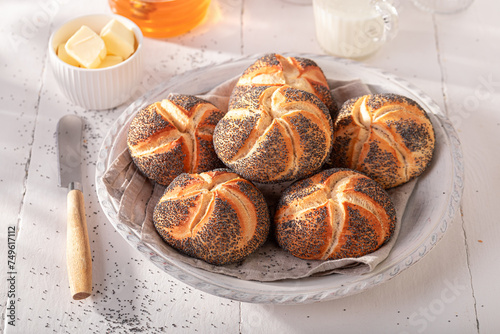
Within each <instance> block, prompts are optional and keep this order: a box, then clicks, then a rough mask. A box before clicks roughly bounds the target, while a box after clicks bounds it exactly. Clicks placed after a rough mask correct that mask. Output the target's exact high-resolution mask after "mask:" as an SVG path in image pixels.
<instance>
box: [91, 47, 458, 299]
mask: <svg viewBox="0 0 500 334" xmlns="http://www.w3.org/2000/svg"><path fill="white" fill-rule="evenodd" d="M259 56H260V55H256V56H252V57H247V58H242V59H237V60H233V61H230V62H226V63H223V64H220V65H217V66H210V67H205V68H201V69H198V70H195V71H191V72H187V73H185V74H183V75H180V76H178V77H175V78H174V79H172V80H169V81H167V82H165V83H163V84H161V85H160V86H159V87H157V88H156V89H154V90H152V91H150V92H148V93H147V94H145V95H144V96H143V97H141V98H140V99H138V100H137V101H135V102H134V103H133V104H132V105H130V106H129V107H128V108H127V109H126V110H125V111H124V112H123V114H122V115H121V116H120V117H119V118H118V119H117V120H116V122H115V123H114V124H113V126H112V127H111V129H110V130H109V132H108V134H107V136H106V138H105V139H104V142H103V144H102V147H101V151H100V152H99V156H98V161H97V173H96V184H97V195H98V197H99V201H100V203H101V206H102V209H103V211H104V213H105V214H106V216H107V217H108V219H109V221H110V222H111V223H112V224H113V226H114V227H115V228H116V229H117V231H118V232H120V234H121V235H122V236H123V237H124V238H125V239H126V240H127V241H128V242H129V243H130V244H131V245H132V246H133V247H134V248H137V249H138V250H139V251H140V252H141V253H143V254H144V255H145V256H146V257H147V258H148V259H149V260H150V261H152V262H153V263H154V264H155V265H157V266H158V267H159V268H161V269H162V270H164V271H165V272H166V273H168V274H170V275H172V276H173V277H175V278H177V279H179V280H180V281H182V282H184V283H186V284H188V285H190V286H192V287H194V288H196V289H199V290H202V291H205V292H208V293H210V294H213V295H217V296H221V297H225V298H229V299H232V300H238V301H244V302H253V303H276V304H297V303H307V302H314V301H322V300H331V299H336V298H342V297H345V296H348V295H352V294H355V293H359V292H362V291H364V290H367V289H369V288H371V287H373V286H376V285H378V284H381V283H383V282H385V281H387V280H389V279H391V278H392V277H394V276H396V275H398V274H399V273H401V272H402V271H403V270H405V269H406V268H408V267H410V266H412V265H413V264H415V263H416V262H417V261H419V260H420V259H422V258H423V257H424V256H425V255H426V254H427V253H428V252H429V251H430V250H431V249H432V248H433V247H434V246H435V245H436V243H437V242H438V241H439V240H440V239H441V238H442V236H443V235H444V233H445V232H446V230H447V228H448V226H449V224H450V222H451V221H452V219H453V217H454V215H455V212H456V211H457V209H458V207H459V204H460V198H461V195H462V189H463V182H462V181H463V159H462V152H461V149H460V143H459V140H458V137H457V134H456V132H455V130H454V129H453V126H452V125H451V123H450V122H449V120H448V119H447V118H446V116H445V115H444V114H443V113H442V111H441V110H440V109H439V107H438V106H437V104H436V103H434V102H433V101H432V99H431V98H430V97H428V96H427V95H426V94H424V93H423V92H422V91H421V90H419V89H417V88H416V87H414V86H413V85H411V84H410V83H408V82H407V81H405V80H402V79H400V78H398V77H396V76H394V75H392V74H390V73H386V72H382V71H380V70H378V69H374V68H371V67H367V66H365V65H363V64H360V63H357V62H353V61H349V60H344V59H337V58H332V57H330V56H319V55H308V54H301V55H295V56H301V57H306V58H310V59H313V60H315V61H316V62H317V64H318V65H319V66H320V67H321V68H322V69H323V72H324V73H325V75H326V77H327V78H334V79H338V80H352V79H357V78H358V79H361V80H362V81H363V82H364V83H366V84H368V85H369V86H370V88H371V89H372V91H374V92H377V93H383V92H390V93H395V94H401V95H405V96H408V97H410V98H412V99H414V100H415V101H417V102H418V103H420V105H421V106H422V107H423V108H424V109H425V110H426V111H427V112H428V114H429V116H430V118H431V121H432V123H433V125H434V129H435V132H436V144H437V145H436V151H435V155H434V158H433V161H432V165H431V167H430V168H429V169H428V170H427V171H426V172H425V173H424V175H422V176H421V177H420V178H419V180H418V183H417V186H416V188H415V191H414V192H413V194H412V196H411V198H410V200H409V202H408V204H407V208H406V211H405V214H404V216H403V220H402V227H401V231H400V234H399V236H398V239H397V242H396V244H395V245H394V248H393V249H392V251H391V253H390V254H389V256H388V258H387V259H385V260H384V261H383V262H382V263H380V264H379V265H378V266H377V267H376V268H375V270H374V271H372V272H370V273H367V274H364V275H360V276H352V275H338V274H337V275H330V276H324V277H310V278H306V279H299V280H281V281H276V282H256V281H245V280H241V279H238V278H234V277H229V276H226V275H222V274H216V273H211V272H207V271H205V270H202V269H198V268H193V267H191V266H189V265H187V264H184V263H182V262H178V261H174V260H172V259H168V258H164V257H163V256H162V255H160V254H158V253H157V252H156V251H155V250H154V249H153V248H151V247H149V246H148V245H147V244H145V243H144V242H142V241H141V240H140V238H139V235H138V234H137V233H136V232H134V231H133V230H132V229H130V228H129V227H128V226H127V225H125V224H123V223H122V222H121V221H120V220H119V218H118V215H117V206H116V203H113V200H111V198H110V196H109V194H108V193H107V191H106V188H105V186H104V184H103V181H102V176H103V174H104V172H105V170H106V169H107V167H108V166H109V164H110V163H111V162H112V161H113V160H114V159H115V158H116V156H117V155H118V154H119V153H120V152H121V151H122V150H123V149H124V148H125V147H126V131H127V128H128V124H129V122H130V121H131V119H132V118H133V116H134V114H135V113H136V112H137V111H138V110H139V109H140V108H142V107H144V106H146V105H148V104H150V103H153V102H156V101H158V100H160V99H162V98H165V97H166V96H167V95H168V93H170V92H173V91H175V92H178V93H184V94H193V95H194V94H201V93H204V92H207V91H209V90H210V89H211V88H213V87H215V86H217V85H218V84H220V83H222V82H224V81H226V80H227V79H230V78H232V77H234V76H236V75H239V74H241V73H242V72H243V71H244V70H245V69H246V68H247V67H248V66H249V65H250V64H251V63H253V62H254V61H255V60H256V59H257V58H258V57H259Z"/></svg>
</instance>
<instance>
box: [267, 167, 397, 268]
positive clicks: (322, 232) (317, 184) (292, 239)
mask: <svg viewBox="0 0 500 334" xmlns="http://www.w3.org/2000/svg"><path fill="white" fill-rule="evenodd" d="M395 225H396V210H395V209H394V206H393V204H392V202H391V199H390V197H389V195H388V194H387V193H386V192H385V190H384V189H383V188H382V187H381V186H380V185H379V184H378V183H377V182H375V181H373V180H372V179H370V178H368V177H367V176H364V175H363V174H361V173H358V172H355V171H353V170H349V169H340V168H333V169H328V170H324V171H322V172H320V173H318V174H316V175H314V176H312V177H310V178H307V179H303V180H300V181H297V182H296V183H294V184H292V185H291V186H290V187H289V188H287V189H286V190H285V191H284V193H283V194H282V197H281V199H280V201H279V203H278V206H277V211H276V214H275V217H274V227H275V233H276V239H277V241H278V244H279V245H280V246H281V247H282V248H283V249H285V250H287V251H289V252H290V253H291V254H293V255H294V256H296V257H299V258H302V259H307V260H336V259H342V258H349V257H360V256H363V255H366V254H368V253H371V252H373V251H375V250H377V249H378V248H379V247H380V246H381V245H383V244H384V243H386V242H387V241H388V240H389V239H390V238H391V236H392V234H393V232H394V229H395Z"/></svg>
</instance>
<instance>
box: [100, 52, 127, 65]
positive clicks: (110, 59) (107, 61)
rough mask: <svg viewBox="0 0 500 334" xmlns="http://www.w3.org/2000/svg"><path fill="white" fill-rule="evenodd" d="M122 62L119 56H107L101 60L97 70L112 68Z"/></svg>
mask: <svg viewBox="0 0 500 334" xmlns="http://www.w3.org/2000/svg"><path fill="white" fill-rule="evenodd" d="M122 61H123V58H122V57H120V56H113V55H107V56H106V58H104V59H103V60H102V62H101V64H99V66H98V67H97V68H104V67H110V66H114V65H116V64H119V63H121V62H122Z"/></svg>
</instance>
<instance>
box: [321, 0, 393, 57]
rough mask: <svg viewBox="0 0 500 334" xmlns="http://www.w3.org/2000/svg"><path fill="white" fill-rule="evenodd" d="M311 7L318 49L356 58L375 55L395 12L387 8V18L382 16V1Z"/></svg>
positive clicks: (327, 1)
mask: <svg viewBox="0 0 500 334" xmlns="http://www.w3.org/2000/svg"><path fill="white" fill-rule="evenodd" d="M374 3H377V5H375V4H374ZM313 5H314V17H315V22H316V35H317V38H318V42H319V44H320V46H321V47H322V48H323V49H324V50H325V51H326V52H328V53H330V54H333V55H336V56H340V57H347V58H360V57H364V56H366V55H369V54H371V53H373V52H375V51H376V50H377V49H378V48H379V47H380V46H381V45H382V44H383V43H384V42H385V40H386V39H387V31H388V30H391V27H390V26H388V25H387V24H388V23H389V24H390V23H394V21H392V22H391V19H393V18H392V17H391V15H392V14H393V13H395V10H394V11H393V12H392V10H393V9H394V8H392V7H390V12H391V15H388V14H386V13H387V12H384V10H385V6H386V5H389V4H387V3H386V2H384V1H370V0H314V1H313ZM389 6H390V5H389ZM396 15H397V14H396ZM384 18H385V20H386V22H384ZM396 19H397V17H396ZM393 28H394V25H393Z"/></svg>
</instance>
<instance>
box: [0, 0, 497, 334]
mask: <svg viewBox="0 0 500 334" xmlns="http://www.w3.org/2000/svg"><path fill="white" fill-rule="evenodd" d="M299 2H300V1H299ZM0 9H3V10H0V22H1V28H2V29H1V30H0V37H1V38H0V49H1V51H0V69H1V73H2V76H1V78H0V87H1V90H0V101H1V102H2V103H1V104H0V114H1V116H2V122H0V142H1V146H0V155H1V158H0V160H1V163H0V187H1V200H0V209H1V210H2V212H3V220H2V224H1V228H2V233H0V245H2V247H1V248H2V249H1V250H0V256H2V261H0V263H1V264H0V269H1V273H2V274H1V276H0V279H1V280H2V282H6V280H7V278H8V274H7V273H8V272H9V270H8V267H7V261H6V259H7V255H8V253H7V249H6V247H5V246H3V245H6V244H7V227H8V226H9V225H13V226H16V227H17V231H18V234H17V238H16V244H15V247H16V252H17V259H16V264H15V270H16V275H15V278H16V280H15V293H16V297H15V299H14V300H15V307H16V309H15V316H16V320H15V323H16V326H11V325H8V323H7V322H6V321H7V320H8V318H6V317H5V316H6V315H8V310H7V306H8V302H9V299H8V298H7V293H8V291H9V289H8V286H7V285H8V284H7V285H5V286H6V287H5V288H3V287H4V284H3V283H2V285H1V286H2V289H1V291H0V305H1V306H0V307H1V311H2V314H3V315H4V318H3V319H4V321H2V324H1V325H0V329H2V330H4V331H5V332H6V333H35V332H36V333H54V332H57V333H92V332H96V333H103V332H110V333H126V332H132V331H142V332H145V333H160V332H169V333H170V332H184V333H194V332H199V333H270V332H271V333H306V332H314V333H330V332H333V331H336V332H341V333H366V332H370V333H424V332H425V333H495V332H498V331H499V330H500V321H499V320H498V319H497V317H496V313H497V311H496V309H497V308H498V306H499V305H500V304H499V302H498V300H499V297H500V288H499V287H498V285H497V284H495V283H496V275H495V274H496V272H497V271H498V266H497V265H496V264H497V263H496V254H498V252H499V251H500V243H499V242H498V240H499V239H500V238H499V237H500V227H499V226H500V225H499V224H497V219H496V215H495V214H494V211H493V210H494V209H495V207H496V199H497V198H498V196H495V195H494V194H495V192H494V191H495V189H497V188H498V187H499V186H500V177H499V173H498V166H499V160H498V159H499V158H498V154H496V153H495V152H496V151H497V150H498V146H499V145H500V142H499V141H500V139H499V138H500V137H499V136H498V129H499V127H500V116H499V115H500V114H499V113H498V112H497V110H496V109H497V108H495V106H496V105H498V102H500V67H499V66H498V56H499V55H500V46H499V43H498V41H499V40H500V35H499V32H500V26H499V23H498V21H497V19H496V13H498V12H499V11H500V5H499V4H498V3H496V2H488V3H485V2H480V1H476V2H475V3H474V4H473V5H472V6H471V7H470V8H469V9H468V10H467V11H465V12H463V13H460V14H456V15H449V16H443V15H431V14H428V13H424V12H421V11H419V10H417V9H416V8H415V7H414V6H413V5H411V4H410V3H408V2H399V5H398V9H399V12H400V33H399V35H398V37H397V38H396V39H395V40H393V41H391V42H390V43H388V44H387V45H386V46H384V47H383V48H382V49H381V50H380V51H379V52H378V53H376V54H374V55H372V56H370V57H368V58H366V59H364V60H363V62H365V63H367V64H370V65H372V66H376V67H379V68H381V69H383V70H385V71H388V72H390V73H394V74H396V75H398V76H400V77H402V78H404V79H406V80H408V81H410V82H412V83H413V84H414V85H415V86H417V87H419V88H420V89H422V90H424V91H425V92H426V93H427V94H428V95H429V96H431V97H432V98H433V99H434V100H435V101H436V103H437V104H438V105H439V106H440V107H441V108H442V109H443V110H445V112H446V113H447V115H448V117H449V118H450V120H452V122H453V124H454V125H455V126H456V128H457V130H458V134H459V137H460V140H461V143H462V147H463V153H464V160H465V171H466V181H465V182H466V184H465V190H464V196H463V202H462V210H461V214H460V215H457V216H456V217H455V219H454V220H453V223H452V224H451V226H450V227H449V230H448V231H447V233H446V235H445V237H444V238H443V239H442V240H441V241H440V242H439V244H438V245H437V246H436V247H435V249H434V250H432V251H431V252H430V254H428V255H427V256H426V257H425V258H424V259H422V260H421V261H420V262H418V263H417V264H415V265H413V266H412V267H411V268H409V269H408V270H406V271H404V272H403V273H401V274H400V275H398V276H396V277H395V278H394V279H392V280H390V281H389V282H386V283H384V284H382V285H380V286H377V287H375V288H372V289H370V290H368V291H365V292H363V293H361V294H358V295H354V296H350V297H346V298H343V299H339V300H333V301H328V302H322V303H315V304H307V305H293V306H282V305H258V304H248V303H240V302H236V301H230V300H227V299H224V298H220V297H216V296H212V295H209V294H206V293H204V292H200V291H198V290H195V289H193V288H191V287H189V286H188V285H186V284H184V283H182V282H180V281H178V280H176V279H174V278H172V277H170V276H169V275H167V274H165V273H164V272H162V271H160V270H159V269H158V268H157V267H156V266H154V265H153V264H152V263H150V262H149V261H148V260H147V259H146V258H145V257H144V256H143V255H141V254H140V253H139V252H137V251H136V250H135V249H133V248H132V247H130V245H129V244H128V243H127V242H126V241H125V240H124V239H123V238H122V237H121V236H120V235H119V234H118V233H117V232H116V231H115V230H114V228H113V226H112V225H111V224H110V223H109V222H108V221H107V219H106V216H105V215H104V213H103V212H102V210H101V208H100V205H99V203H98V199H97V195H96V193H95V184H94V183H95V182H94V178H95V161H96V156H97V153H98V151H99V148H100V145H101V142H102V140H103V138H104V136H105V135H106V133H107V131H108V129H109V128H110V127H111V125H112V124H113V122H114V120H115V119H116V118H117V117H118V116H119V115H120V114H121V112H122V111H123V110H124V108H125V105H124V106H120V107H118V108H116V109H112V110H108V111H92V110H84V109H82V108H80V107H76V106H73V105H71V103H69V102H68V101H67V100H66V99H65V97H64V96H63V95H62V94H61V93H60V91H59V90H58V88H57V87H56V83H55V80H54V77H53V76H52V73H51V72H50V70H49V68H48V66H47V59H46V48H47V42H48V38H49V34H50V32H51V31H53V30H54V29H55V28H56V27H57V26H58V25H60V24H62V23H63V22H65V21H66V20H68V19H70V18H72V17H74V16H76V15H83V14H86V13H96V12H109V9H108V7H107V5H106V3H105V2H103V1H97V0H90V1H88V2H85V4H83V3H74V4H73V3H71V4H69V3H68V2H67V1H56V0H53V1H45V2H35V1H32V2H10V3H5V2H4V3H2V4H1V5H0ZM297 22H300V25H299V24H297ZM144 46H145V61H146V68H145V74H144V77H143V80H142V82H141V86H140V88H139V89H138V91H137V92H136V93H135V94H133V96H131V99H130V101H133V100H134V99H136V98H137V97H139V96H140V95H141V94H142V93H144V92H146V91H148V90H150V89H152V88H153V87H155V86H156V85H158V84H159V83H161V82H163V81H165V80H168V79H170V78H172V77H173V76H175V75H177V74H181V73H183V72H185V71H187V70H191V69H196V68H199V67H201V66H206V65H210V64H215V63H219V62H223V61H227V60H229V59H231V58H234V57H239V56H241V55H248V54H255V53H264V52H296V53H318V54H321V53H323V51H322V50H321V48H320V47H319V46H318V45H317V43H316V37H315V32H314V24H313V16H312V7H311V6H310V4H307V3H306V4H305V5H304V4H303V3H297V1H292V0H290V1H284V0H283V1H278V0H276V1H269V0H266V1H265V0H252V1H248V0H246V1H244V0H214V1H213V3H212V5H211V9H210V13H209V16H208V18H207V21H206V22H205V24H204V25H203V26H201V27H199V28H196V29H195V30H193V31H192V32H190V33H188V34H186V35H184V36H181V37H176V38H172V39H167V40H153V39H146V41H145V45H144ZM67 113H74V114H77V115H79V116H81V117H82V118H83V119H84V121H85V146H84V165H83V166H84V168H83V173H84V175H83V176H84V194H85V203H86V211H87V224H88V226H89V237H90V240H91V241H90V242H91V250H92V259H93V265H94V274H93V281H94V287H93V288H94V294H93V296H91V297H90V298H88V299H86V300H84V301H73V300H71V296H70V293H69V287H68V280H67V274H66V267H65V250H64V249H65V247H64V246H65V217H66V216H65V214H66V212H65V199H66V190H65V189H60V188H58V187H57V166H56V151H55V137H54V134H55V126H56V124H57V121H58V119H59V117H61V116H62V115H65V114H67Z"/></svg>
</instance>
